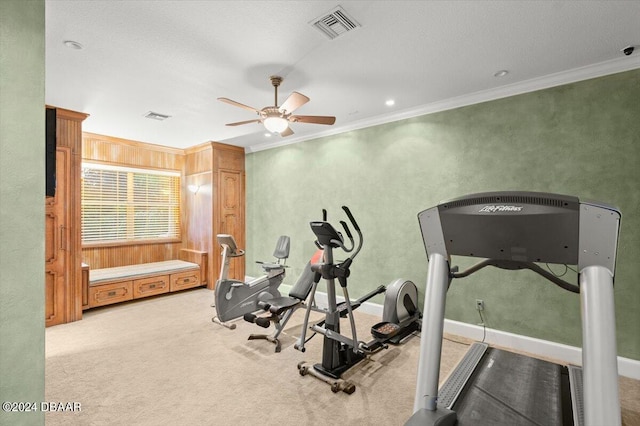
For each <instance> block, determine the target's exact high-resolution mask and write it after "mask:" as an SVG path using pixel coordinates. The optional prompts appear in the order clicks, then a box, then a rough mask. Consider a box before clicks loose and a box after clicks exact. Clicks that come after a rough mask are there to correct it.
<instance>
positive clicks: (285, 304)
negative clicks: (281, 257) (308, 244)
mask: <svg viewBox="0 0 640 426" xmlns="http://www.w3.org/2000/svg"><path fill="white" fill-rule="evenodd" d="M314 275H315V274H314V272H313V271H312V270H311V262H309V263H307V264H306V265H305V267H304V270H303V271H302V274H300V276H299V277H298V281H296V283H295V284H294V285H293V287H292V288H291V291H290V292H289V296H282V297H275V298H273V299H269V300H266V301H265V302H264V304H263V305H262V309H263V310H265V311H267V312H269V313H272V314H275V315H280V314H282V313H283V312H285V311H286V310H288V309H291V308H293V307H294V306H296V305H299V304H301V303H302V302H304V301H305V300H306V299H307V296H309V293H310V292H311V287H312V286H313V278H314ZM258 305H259V306H260V304H258Z"/></svg>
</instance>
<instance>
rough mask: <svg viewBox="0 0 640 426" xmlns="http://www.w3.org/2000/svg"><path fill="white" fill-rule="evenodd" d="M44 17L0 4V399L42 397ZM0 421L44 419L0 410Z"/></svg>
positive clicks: (37, 8)
mask: <svg viewBox="0 0 640 426" xmlns="http://www.w3.org/2000/svg"><path fill="white" fill-rule="evenodd" d="M44 12H45V6H44V0H36V1H34V0H32V1H22V0H16V1H14V0H1V1H0V402H5V401H15V402H20V401H22V402H26V401H30V402H35V403H38V404H39V403H40V401H43V400H44V198H45V197H44V181H45V178H44V165H45V155H44V154H45V144H44V142H45V118H44V114H45V113H44V102H45V101H44V30H45V28H44ZM0 424H2V425H43V424H44V416H43V413H42V412H40V411H38V412H30V413H13V412H5V411H4V410H2V411H0Z"/></svg>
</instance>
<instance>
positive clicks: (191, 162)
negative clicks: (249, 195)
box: [184, 142, 246, 289]
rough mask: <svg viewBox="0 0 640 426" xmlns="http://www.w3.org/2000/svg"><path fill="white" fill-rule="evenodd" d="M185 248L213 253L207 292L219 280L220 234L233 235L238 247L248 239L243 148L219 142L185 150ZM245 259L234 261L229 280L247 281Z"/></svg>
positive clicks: (231, 265)
mask: <svg viewBox="0 0 640 426" xmlns="http://www.w3.org/2000/svg"><path fill="white" fill-rule="evenodd" d="M184 187H185V188H189V187H191V188H197V191H193V192H192V191H189V190H186V191H185V212H186V217H185V229H186V235H185V236H184V237H185V238H184V239H185V248H187V249H195V250H202V251H206V252H208V253H210V256H209V268H208V274H209V276H208V277H206V278H205V277H202V280H203V281H204V280H205V279H206V280H207V283H208V285H207V286H208V288H210V289H213V288H214V286H215V282H216V280H217V279H218V273H219V271H220V261H221V249H220V245H219V244H218V242H217V240H216V235H217V234H231V235H233V237H234V238H235V240H236V242H237V244H238V246H239V247H240V248H244V247H245V244H246V239H245V169H244V148H242V147H237V146H231V145H224V144H220V143H216V142H210V143H206V144H203V145H200V146H197V147H193V148H189V149H187V150H186V159H185V182H184ZM244 274H245V258H244V257H237V258H234V259H232V260H231V264H230V266H229V277H230V278H233V279H238V280H244Z"/></svg>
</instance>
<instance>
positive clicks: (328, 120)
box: [289, 115, 336, 124]
mask: <svg viewBox="0 0 640 426" xmlns="http://www.w3.org/2000/svg"><path fill="white" fill-rule="evenodd" d="M289 121H297V122H300V123H313V124H333V123H335V122H336V118H335V117H329V116H326V115H292V116H291V117H289Z"/></svg>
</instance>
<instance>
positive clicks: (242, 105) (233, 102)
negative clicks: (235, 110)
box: [218, 98, 260, 114]
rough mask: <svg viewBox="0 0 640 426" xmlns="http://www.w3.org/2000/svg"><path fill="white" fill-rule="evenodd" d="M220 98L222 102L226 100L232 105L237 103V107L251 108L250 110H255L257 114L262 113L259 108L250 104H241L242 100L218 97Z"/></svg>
mask: <svg viewBox="0 0 640 426" xmlns="http://www.w3.org/2000/svg"><path fill="white" fill-rule="evenodd" d="M218 100H219V101H221V102H225V103H227V104H230V105H235V106H237V107H240V108H244V109H246V110H249V111H253V112H255V113H256V114H260V111H258V110H257V109H255V108H253V107H250V106H249V105H245V104H241V103H240V102H236V101H233V100H231V99H229V98H218Z"/></svg>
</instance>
